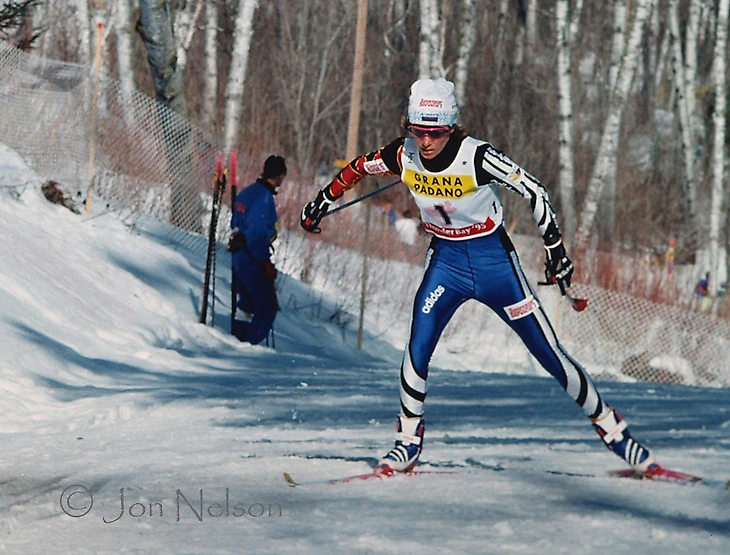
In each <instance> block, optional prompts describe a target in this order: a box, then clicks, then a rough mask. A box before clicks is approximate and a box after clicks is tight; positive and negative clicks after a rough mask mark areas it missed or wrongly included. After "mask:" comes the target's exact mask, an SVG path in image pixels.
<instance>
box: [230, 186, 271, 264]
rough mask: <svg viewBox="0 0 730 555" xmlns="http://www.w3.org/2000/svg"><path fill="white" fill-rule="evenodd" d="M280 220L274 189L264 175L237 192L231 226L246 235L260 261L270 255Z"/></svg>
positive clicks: (252, 251) (251, 250) (254, 256)
mask: <svg viewBox="0 0 730 555" xmlns="http://www.w3.org/2000/svg"><path fill="white" fill-rule="evenodd" d="M277 221H278V217H277V215H276V204H275V203H274V193H273V192H272V190H271V189H270V188H269V187H268V186H267V185H266V183H264V182H263V181H262V180H261V179H257V180H256V181H255V182H254V183H252V184H251V185H249V186H248V187H246V188H245V189H243V191H241V192H240V193H238V195H237V196H236V201H235V203H234V205H233V216H232V217H231V229H238V230H239V231H240V232H241V233H242V234H243V235H244V237H245V238H246V246H247V250H248V254H250V255H251V257H252V258H253V259H254V260H256V262H258V263H260V264H263V263H264V262H266V261H267V260H269V259H270V256H271V254H270V252H269V246H270V245H271V243H273V241H274V239H276V231H277V227H278V226H277Z"/></svg>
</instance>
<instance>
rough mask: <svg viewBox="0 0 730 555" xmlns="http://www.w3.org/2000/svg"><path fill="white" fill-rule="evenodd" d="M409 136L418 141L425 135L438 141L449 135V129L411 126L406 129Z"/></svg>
mask: <svg viewBox="0 0 730 555" xmlns="http://www.w3.org/2000/svg"><path fill="white" fill-rule="evenodd" d="M408 131H410V133H411V135H413V136H414V137H416V138H418V139H423V138H424V137H425V136H426V135H428V136H429V137H431V138H432V139H440V138H442V137H445V136H446V135H448V134H449V133H451V127H420V126H418V125H411V126H409V127H408Z"/></svg>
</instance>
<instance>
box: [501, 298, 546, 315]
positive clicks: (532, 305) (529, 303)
mask: <svg viewBox="0 0 730 555" xmlns="http://www.w3.org/2000/svg"><path fill="white" fill-rule="evenodd" d="M537 307H538V304H537V301H536V300H535V297H533V296H532V295H530V296H529V297H527V298H526V299H524V300H522V301H520V302H518V303H515V304H511V305H509V306H505V307H504V311H505V312H506V313H507V316H508V317H509V319H510V320H519V319H520V318H524V317H525V316H527V315H528V314H532V313H533V312H535V310H537Z"/></svg>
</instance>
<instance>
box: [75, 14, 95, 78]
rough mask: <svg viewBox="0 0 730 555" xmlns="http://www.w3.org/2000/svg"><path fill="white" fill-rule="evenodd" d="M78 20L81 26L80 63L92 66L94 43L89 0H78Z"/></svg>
mask: <svg viewBox="0 0 730 555" xmlns="http://www.w3.org/2000/svg"><path fill="white" fill-rule="evenodd" d="M76 20H77V22H78V28H79V63H80V64H81V65H84V66H90V65H91V49H92V45H91V20H90V19H89V1H88V0H76Z"/></svg>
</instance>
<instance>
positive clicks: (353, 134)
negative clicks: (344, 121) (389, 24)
mask: <svg viewBox="0 0 730 555" xmlns="http://www.w3.org/2000/svg"><path fill="white" fill-rule="evenodd" d="M367 23H368V0H359V3H358V10H357V33H356V35H355V64H354V67H353V71H352V93H351V95H350V119H349V122H348V125H347V147H346V149H345V150H346V152H345V158H346V159H347V162H350V161H351V160H352V159H353V158H355V156H357V138H358V135H359V132H360V104H361V101H362V75H363V66H364V65H365V35H366V32H367ZM353 194H354V193H353V192H352V190H350V191H347V193H346V194H345V195H346V196H345V200H348V197H352V195H353Z"/></svg>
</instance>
